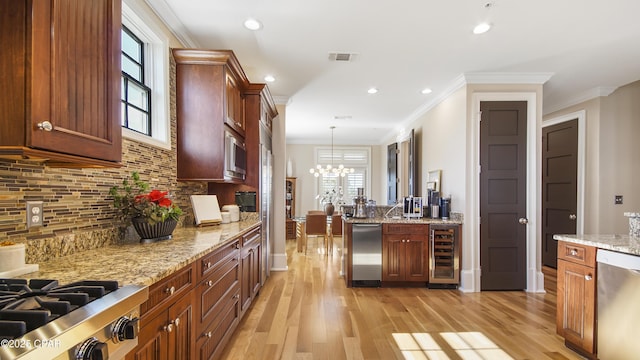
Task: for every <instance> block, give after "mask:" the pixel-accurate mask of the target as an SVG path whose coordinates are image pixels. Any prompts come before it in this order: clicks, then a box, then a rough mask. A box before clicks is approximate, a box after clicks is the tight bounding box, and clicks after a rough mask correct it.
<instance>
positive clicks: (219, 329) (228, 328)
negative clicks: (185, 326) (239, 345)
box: [196, 294, 240, 360]
mask: <svg viewBox="0 0 640 360" xmlns="http://www.w3.org/2000/svg"><path fill="white" fill-rule="evenodd" d="M230 295H231V296H229V297H228V298H226V299H225V300H224V301H223V302H222V306H221V308H220V309H219V315H220V316H219V317H218V318H217V319H216V321H214V322H212V323H211V324H209V326H207V328H206V329H205V330H204V331H200V332H197V333H196V334H197V335H196V336H197V340H196V341H197V342H196V348H197V352H198V359H199V360H208V359H219V358H220V354H221V352H222V350H223V349H224V347H225V345H226V344H227V342H229V339H230V337H231V335H232V334H233V332H234V331H235V329H236V327H237V325H238V322H239V319H240V306H239V301H240V299H239V297H237V296H235V295H233V294H230Z"/></svg>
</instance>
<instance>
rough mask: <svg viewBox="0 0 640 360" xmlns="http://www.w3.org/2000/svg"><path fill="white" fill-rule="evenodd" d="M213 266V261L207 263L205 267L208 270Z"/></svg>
mask: <svg viewBox="0 0 640 360" xmlns="http://www.w3.org/2000/svg"><path fill="white" fill-rule="evenodd" d="M211 265H212V264H211V261H207V263H206V264H205V267H206V268H207V269H208V268H210V267H211Z"/></svg>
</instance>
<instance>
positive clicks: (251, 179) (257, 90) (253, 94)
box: [244, 84, 278, 204]
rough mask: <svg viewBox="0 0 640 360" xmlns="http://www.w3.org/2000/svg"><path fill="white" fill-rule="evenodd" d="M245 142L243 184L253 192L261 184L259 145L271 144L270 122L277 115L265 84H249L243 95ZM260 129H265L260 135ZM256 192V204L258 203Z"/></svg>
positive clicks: (258, 197)
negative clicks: (245, 159) (245, 160)
mask: <svg viewBox="0 0 640 360" xmlns="http://www.w3.org/2000/svg"><path fill="white" fill-rule="evenodd" d="M244 99H245V100H244V106H245V141H246V146H247V174H246V177H245V180H244V182H245V184H246V185H248V186H251V187H253V188H254V189H255V190H258V189H259V188H260V182H261V180H262V179H261V174H262V171H261V165H262V164H261V163H260V159H261V155H262V154H261V151H262V149H261V144H263V143H269V144H270V143H271V131H272V127H271V124H272V121H273V118H275V117H276V116H277V115H278V112H277V110H276V108H275V105H274V102H273V98H272V97H271V93H270V92H269V88H268V87H267V85H266V84H249V85H248V86H247V89H246V91H245V93H244ZM261 128H263V129H265V130H266V131H263V133H262V134H261ZM260 196H261V194H260V192H259V191H258V192H257V199H256V203H258V204H259V203H260V201H261V200H260Z"/></svg>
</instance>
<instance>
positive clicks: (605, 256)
mask: <svg viewBox="0 0 640 360" xmlns="http://www.w3.org/2000/svg"><path fill="white" fill-rule="evenodd" d="M596 260H597V262H598V269H597V270H598V271H597V279H596V283H597V287H598V296H597V299H598V301H597V303H598V311H597V324H598V330H597V331H598V333H597V342H598V345H597V349H598V358H599V359H601V360H612V359H614V360H626V359H637V358H638V354H640V342H638V335H637V334H638V332H639V331H640V307H639V306H638V303H640V256H633V255H628V254H622V253H618V252H613V251H608V250H601V249H598V252H597V254H596Z"/></svg>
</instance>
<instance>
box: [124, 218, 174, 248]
mask: <svg viewBox="0 0 640 360" xmlns="http://www.w3.org/2000/svg"><path fill="white" fill-rule="evenodd" d="M131 223H132V224H133V228H134V229H136V232H137V233H138V235H140V242H141V243H150V242H156V241H161V240H169V239H171V234H172V233H173V230H175V228H176V225H178V221H177V220H174V219H167V220H165V221H164V222H158V223H155V224H153V225H150V224H149V223H148V222H147V220H146V219H144V218H133V219H131Z"/></svg>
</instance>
